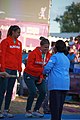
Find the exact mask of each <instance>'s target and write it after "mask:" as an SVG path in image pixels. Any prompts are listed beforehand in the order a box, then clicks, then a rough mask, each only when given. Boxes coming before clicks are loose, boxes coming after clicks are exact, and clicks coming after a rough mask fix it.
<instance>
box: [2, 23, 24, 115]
mask: <svg viewBox="0 0 80 120" xmlns="http://www.w3.org/2000/svg"><path fill="white" fill-rule="evenodd" d="M20 32H21V30H20V27H19V26H17V25H13V26H10V28H9V30H8V33H7V38H6V39H4V40H2V42H1V50H2V56H1V70H2V72H7V73H8V74H10V75H16V76H17V71H18V72H19V77H20V75H21V71H22V68H21V64H22V43H21V42H20V41H19V40H18V39H17V38H18V37H19V36H20ZM15 81H16V78H12V77H9V78H2V79H0V83H1V84H0V110H1V107H2V102H3V99H4V94H5V91H6V95H5V106H4V112H3V114H2V113H0V115H2V116H1V117H5V116H7V117H13V115H12V114H10V113H9V107H10V102H11V97H12V92H13V87H14V84H15Z"/></svg>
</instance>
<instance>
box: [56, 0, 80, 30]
mask: <svg viewBox="0 0 80 120" xmlns="http://www.w3.org/2000/svg"><path fill="white" fill-rule="evenodd" d="M55 21H56V22H59V24H60V31H61V32H80V3H76V4H75V3H74V2H73V3H72V4H71V5H70V6H67V7H66V11H65V12H64V14H63V16H59V17H57V18H56V19H55Z"/></svg>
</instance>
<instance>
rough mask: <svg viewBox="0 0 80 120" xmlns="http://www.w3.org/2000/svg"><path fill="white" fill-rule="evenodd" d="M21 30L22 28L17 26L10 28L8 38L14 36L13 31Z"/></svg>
mask: <svg viewBox="0 0 80 120" xmlns="http://www.w3.org/2000/svg"><path fill="white" fill-rule="evenodd" d="M18 29H19V30H20V27H19V26H17V25H13V26H10V28H9V29H8V32H7V37H8V36H12V31H14V32H15V31H17V30H18Z"/></svg>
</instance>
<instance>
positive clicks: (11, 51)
mask: <svg viewBox="0 0 80 120" xmlns="http://www.w3.org/2000/svg"><path fill="white" fill-rule="evenodd" d="M1 50H2V55H1V56H2V60H1V62H2V64H1V69H2V71H5V68H8V69H11V70H18V71H19V72H21V71H22V68H21V64H22V43H21V42H20V41H19V40H17V39H16V43H14V41H13V39H12V38H11V37H10V36H9V37H7V38H6V39H4V40H3V41H2V42H1Z"/></svg>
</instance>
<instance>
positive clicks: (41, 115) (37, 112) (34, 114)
mask: <svg viewBox="0 0 80 120" xmlns="http://www.w3.org/2000/svg"><path fill="white" fill-rule="evenodd" d="M32 116H34V117H43V116H44V114H42V113H40V112H39V110H37V111H34V112H32Z"/></svg>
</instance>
